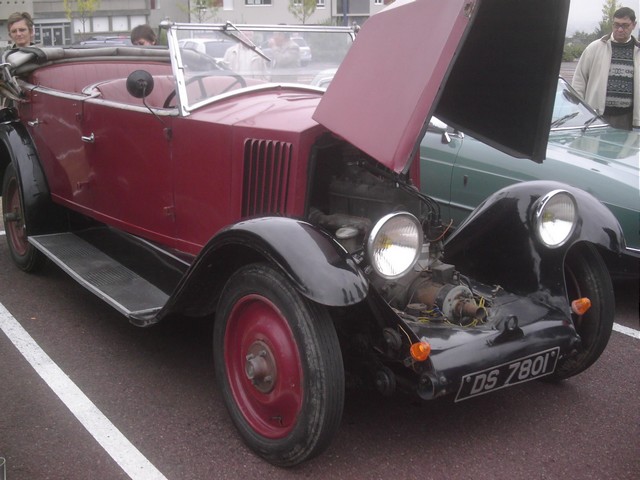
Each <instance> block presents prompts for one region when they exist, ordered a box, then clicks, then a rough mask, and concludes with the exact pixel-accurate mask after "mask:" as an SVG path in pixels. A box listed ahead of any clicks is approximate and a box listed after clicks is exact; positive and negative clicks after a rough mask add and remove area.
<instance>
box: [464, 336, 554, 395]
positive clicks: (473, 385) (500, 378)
mask: <svg viewBox="0 0 640 480" xmlns="http://www.w3.org/2000/svg"><path fill="white" fill-rule="evenodd" d="M559 353H560V348H559V347H555V348H551V349H549V350H545V351H543V352H538V353H534V354H533V355H529V356H527V357H522V358H519V359H518V360H514V361H512V362H509V363H503V364H502V365H498V366H495V367H492V368H487V369H485V370H481V371H479V372H474V373H470V374H468V375H465V376H464V377H462V384H461V385H460V389H459V390H458V394H457V395H456V399H455V401H456V402H460V401H462V400H466V399H468V398H472V397H477V396H478V395H484V394H485V393H489V392H494V391H496V390H500V389H501V388H506V387H510V386H512V385H517V384H518V383H523V382H528V381H529V380H533V379H534V378H540V377H544V376H545V375H550V374H551V373H553V372H554V370H555V369H556V363H557V361H558V355H559Z"/></svg>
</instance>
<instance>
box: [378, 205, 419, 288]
mask: <svg viewBox="0 0 640 480" xmlns="http://www.w3.org/2000/svg"><path fill="white" fill-rule="evenodd" d="M421 249H422V227H421V226H420V222H419V221H418V219H417V218H416V217H414V216H413V215H411V214H410V213H406V212H399V213H391V214H389V215H386V216H384V217H382V218H381V219H380V220H379V221H378V223H376V225H375V226H374V227H373V230H371V235H369V240H368V241H367V252H368V254H369V260H370V262H371V265H372V266H373V268H374V269H375V270H376V272H377V273H378V274H379V275H380V276H382V277H384V278H389V279H391V278H398V277H401V276H402V275H404V274H405V273H406V272H407V271H408V270H409V269H411V268H413V266H414V265H415V263H416V261H417V260H418V256H419V255H420V251H421Z"/></svg>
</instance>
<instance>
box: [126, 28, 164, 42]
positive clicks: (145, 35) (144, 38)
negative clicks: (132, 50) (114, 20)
mask: <svg viewBox="0 0 640 480" xmlns="http://www.w3.org/2000/svg"><path fill="white" fill-rule="evenodd" d="M157 42H158V37H156V33H155V32H154V31H153V28H151V27H150V26H149V25H147V24H143V25H138V26H136V27H133V30H131V43H133V44H134V45H140V46H149V45H156V43H157Z"/></svg>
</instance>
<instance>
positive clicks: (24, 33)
mask: <svg viewBox="0 0 640 480" xmlns="http://www.w3.org/2000/svg"><path fill="white" fill-rule="evenodd" d="M9 36H10V37H11V40H13V43H15V44H16V47H27V46H29V45H30V44H31V37H32V36H33V35H32V32H31V29H30V28H29V26H28V25H27V21H26V20H18V21H17V22H15V23H12V24H11V26H10V27H9Z"/></svg>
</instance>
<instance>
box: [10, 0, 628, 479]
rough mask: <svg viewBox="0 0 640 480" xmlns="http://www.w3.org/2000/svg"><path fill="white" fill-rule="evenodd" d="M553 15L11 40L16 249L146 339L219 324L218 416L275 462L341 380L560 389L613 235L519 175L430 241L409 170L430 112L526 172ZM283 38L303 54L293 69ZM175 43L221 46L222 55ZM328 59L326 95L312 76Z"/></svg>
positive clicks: (452, 5) (310, 426)
mask: <svg viewBox="0 0 640 480" xmlns="http://www.w3.org/2000/svg"><path fill="white" fill-rule="evenodd" d="M568 8H569V2H568V0H536V1H518V2H513V1H512V0H486V1H485V0H448V1H447V2H442V1H441V0H413V1H404V0H399V1H396V2H395V3H393V4H391V5H390V6H389V7H388V8H387V9H386V10H384V11H383V12H382V13H380V14H378V15H375V16H373V17H372V18H371V19H369V20H368V21H367V22H366V24H365V25H364V27H363V28H362V30H361V32H360V33H359V34H358V37H357V39H356V40H355V41H353V37H352V36H351V32H350V31H349V30H348V29H343V28H338V27H336V28H326V27H308V28H306V29H305V28H303V27H293V26H273V27H268V26H234V25H232V24H225V25H192V24H175V23H171V22H166V23H165V24H163V25H162V28H163V29H164V32H163V33H166V38H167V42H168V48H163V47H148V48H139V47H126V46H125V47H120V46H116V47H106V48H83V49H74V48H59V47H42V48H37V47H30V48H22V49H17V50H9V51H7V52H6V53H5V55H4V60H3V67H2V72H3V79H2V80H3V81H2V84H1V85H0V86H1V87H2V93H3V95H4V96H5V105H6V106H5V108H4V109H2V110H1V111H0V119H1V122H0V172H1V173H2V189H3V191H2V194H3V204H2V208H3V212H4V213H3V220H4V225H5V230H6V233H7V241H8V244H9V250H10V252H11V255H12V257H13V260H14V261H15V263H16V265H17V266H18V267H19V268H21V269H23V270H25V271H28V272H29V271H33V270H36V269H37V268H38V267H39V266H40V265H41V264H42V261H43V259H45V258H49V259H51V260H52V261H54V262H55V263H56V264H57V265H59V266H60V268H62V269H63V270H65V271H66V272H68V273H69V274H70V275H71V276H72V277H73V278H74V279H76V280H77V281H78V282H80V283H81V284H82V285H83V286H85V287H86V288H88V289H89V290H91V291H92V292H94V293H95V294H96V295H98V296H99V297H100V298H102V299H103V300H105V301H106V302H108V303H109V304H111V305H112V306H113V307H115V308H116V309H117V310H118V311H120V312H121V313H122V314H123V315H124V316H126V317H127V318H128V319H129V320H130V322H131V323H132V324H134V325H137V326H140V327H148V326H151V325H154V324H157V323H158V322H161V321H184V320H185V319H188V318H196V317H197V318H210V319H211V320H212V321H213V322H214V325H213V331H214V334H213V350H214V352H213V354H214V359H215V377H216V380H217V382H218V384H219V387H220V389H221V391H222V393H223V396H224V400H225V402H226V406H227V408H228V410H229V412H230V415H231V417H232V419H233V421H234V423H235V425H236V426H237V428H238V430H239V432H240V435H241V436H242V438H243V439H244V441H245V442H246V443H247V444H248V445H249V446H250V447H251V448H252V449H253V450H254V451H255V452H257V453H258V454H259V455H261V456H262V457H264V458H265V459H267V460H268V461H270V462H272V463H274V464H277V465H282V466H290V465H295V464H297V463H300V462H302V461H304V460H305V459H308V458H310V457H312V456H314V455H316V454H318V453H319V452H321V451H322V450H323V449H324V448H325V447H326V446H327V445H328V444H329V443H330V441H331V439H332V437H333V436H334V434H335V432H336V430H337V429H338V427H339V425H340V421H341V415H342V410H343V400H344V395H345V375H346V374H345V372H348V373H349V375H350V376H349V378H353V379H354V381H355V384H356V385H357V386H359V387H360V388H372V389H375V390H378V391H379V392H380V393H382V394H383V395H391V394H393V393H394V392H395V391H396V390H403V391H408V392H412V393H413V394H415V395H417V396H418V397H420V398H422V399H427V400H428V399H432V398H435V397H440V396H442V395H446V394H451V395H452V396H453V397H454V398H455V400H456V401H461V400H466V399H470V398H473V397H475V396H478V395H482V394H486V393H489V392H492V391H495V390H498V389H501V388H505V387H508V386H512V385H516V384H519V383H521V382H525V381H528V380H532V379H537V378H542V377H546V378H547V379H556V380H558V379H565V378H567V377H571V376H573V375H575V374H577V373H579V372H581V371H583V370H584V369H586V368H588V367H589V366H590V365H592V364H593V363H594V362H595V361H596V360H597V358H598V357H599V356H600V354H601V353H602V351H603V350H604V348H605V346H606V344H607V341H608V338H609V336H610V332H611V328H612V323H613V314H614V297H613V289H612V287H611V281H610V279H609V276H608V273H607V270H606V268H605V266H604V264H603V261H602V259H601V255H600V252H601V251H611V252H613V253H614V254H619V253H620V252H621V250H622V249H623V247H624V237H623V234H622V230H621V228H620V226H619V225H618V223H617V221H616V219H615V218H614V217H613V215H612V214H611V213H610V212H609V210H608V209H606V208H605V207H604V206H603V205H601V204H600V202H598V201H597V200H596V199H595V198H594V197H593V196H591V195H589V194H588V193H586V192H584V191H581V190H579V189H576V188H573V187H571V186H568V185H564V184H560V183H556V182H531V183H526V182H525V183H520V184H517V185H513V186H510V187H508V188H506V189H503V190H501V191H499V192H497V193H496V194H495V195H493V196H492V197H490V198H489V199H487V200H486V201H485V202H484V203H483V204H482V205H480V206H479V207H478V209H477V210H476V211H475V212H474V213H473V214H472V215H471V216H470V217H469V219H468V220H467V221H466V223H465V224H464V225H462V226H460V227H459V228H458V229H457V230H456V231H455V233H454V234H453V235H452V236H450V237H449V238H448V239H447V240H446V242H444V241H443V238H444V237H445V234H446V225H443V224H442V222H441V220H440V216H439V211H438V207H437V204H436V203H435V202H433V201H432V200H431V199H430V198H429V197H428V196H426V195H424V194H422V193H421V192H420V190H419V188H418V187H419V186H418V185H416V183H415V181H412V179H417V178H419V175H417V173H418V172H417V171H416V170H415V169H416V168H417V165H415V162H413V160H414V159H415V158H416V156H417V152H418V147H419V140H420V138H421V137H422V135H423V133H424V131H425V129H426V126H427V125H428V119H429V118H430V117H431V116H432V115H434V114H437V116H438V117H439V118H440V119H442V120H444V121H446V122H447V123H448V124H449V125H452V126H454V127H457V128H460V129H461V130H464V131H466V132H473V134H474V137H475V138H477V139H480V140H482V141H485V142H487V143H488V144H490V145H492V146H496V147H497V148H500V149H502V150H503V151H506V152H508V153H510V154H511V155H513V156H516V157H526V158H529V159H533V160H534V161H541V160H542V157H543V156H544V152H545V150H546V143H547V137H548V133H549V122H550V118H551V112H552V107H553V100H554V95H555V85H556V83H557V78H558V71H559V68H560V61H561V54H562V48H563V42H564V32H565V26H566V18H567V13H568ZM294 32H295V33H296V35H297V36H301V37H304V38H305V40H306V42H307V43H308V44H309V46H310V48H311V49H312V50H313V59H312V61H311V62H310V63H309V64H308V65H306V66H304V67H303V66H301V65H300V63H299V62H298V61H297V60H296V55H297V54H296V48H295V47H293V46H292V45H291V43H290V35H291V34H292V33H294ZM184 38H217V39H220V41H221V42H222V41H224V42H226V41H233V42H235V44H236V46H237V49H236V50H235V51H231V50H225V52H224V56H223V57H222V58H219V57H218V58H213V57H209V56H206V55H204V54H202V53H200V52H198V51H196V50H189V49H186V48H185V49H181V48H180V45H181V40H183V39H184ZM187 43H189V42H182V44H183V45H186V44H187ZM229 48H236V47H235V46H234V47H229ZM343 57H344V59H343ZM240 59H241V60H240ZM234 62H235V63H234ZM338 64H339V66H338ZM336 67H337V72H336V73H335V77H333V79H332V81H331V83H330V84H329V87H328V88H327V90H326V92H325V91H324V89H321V88H318V87H315V86H314V85H313V82H314V78H318V77H317V75H318V74H322V72H328V71H329V72H332V71H333V70H332V69H335V68H336ZM497 91H499V92H500V95H499V96H497V95H496V92H497ZM496 99H498V101H497V100H496ZM488 106H490V108H487V107H488ZM526 158H525V159H523V160H518V161H531V160H527V159H526ZM89 322H90V320H89ZM523 414H524V413H523Z"/></svg>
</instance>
